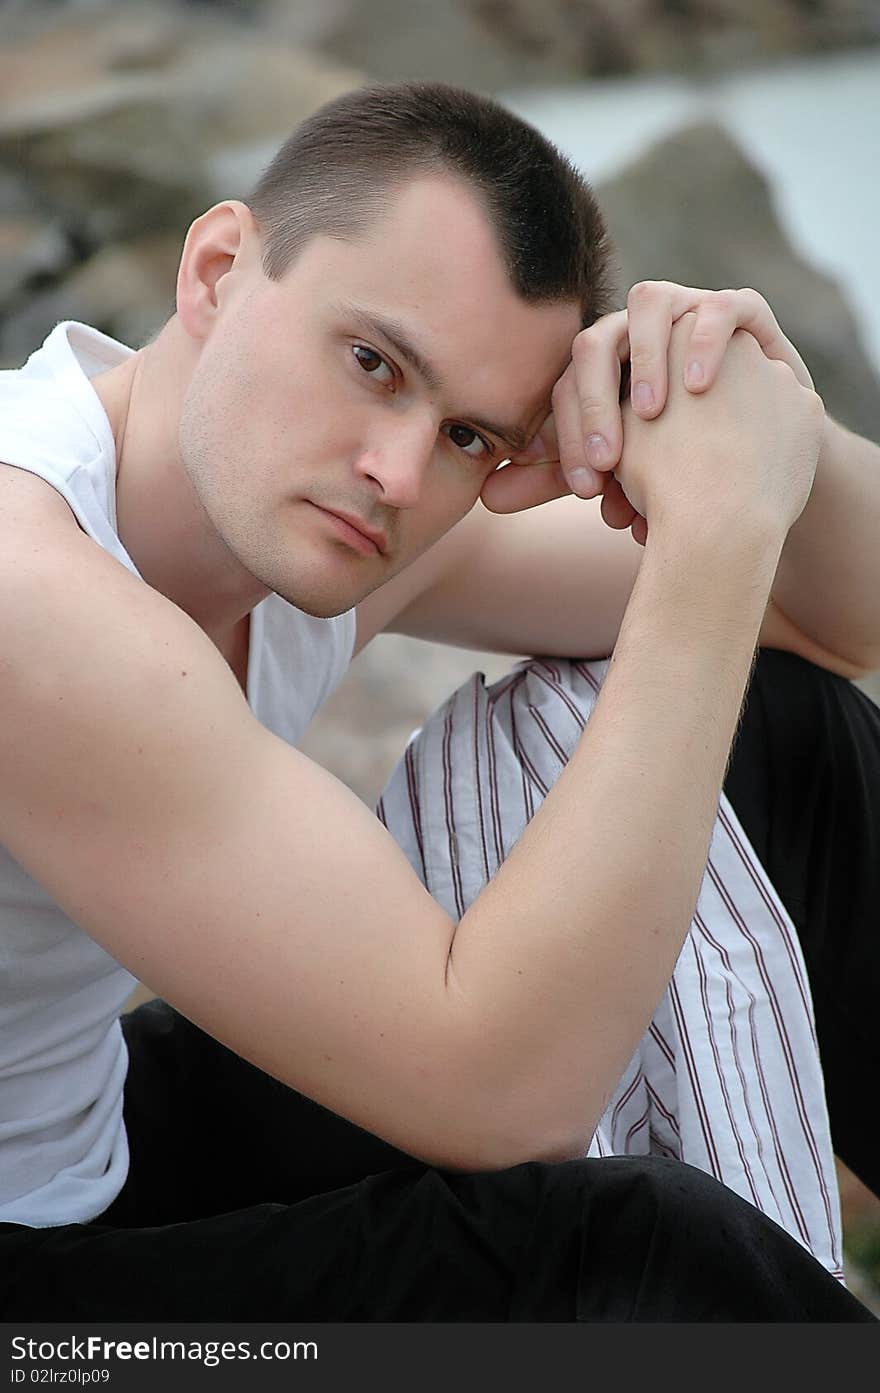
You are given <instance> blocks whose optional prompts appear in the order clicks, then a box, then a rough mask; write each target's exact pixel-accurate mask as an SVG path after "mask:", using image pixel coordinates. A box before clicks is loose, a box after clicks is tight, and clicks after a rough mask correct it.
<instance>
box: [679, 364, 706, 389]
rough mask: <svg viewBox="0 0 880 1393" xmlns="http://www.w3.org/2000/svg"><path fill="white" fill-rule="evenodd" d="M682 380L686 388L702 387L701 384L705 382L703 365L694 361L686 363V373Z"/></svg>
mask: <svg viewBox="0 0 880 1393" xmlns="http://www.w3.org/2000/svg"><path fill="white" fill-rule="evenodd" d="M684 380H685V383H686V385H687V386H688V387H700V386H702V384H703V383H704V382H705V380H706V374H705V372H704V371H703V364H702V363H698V362H696V361H694V362H693V363H688V365H687V371H686V372H685V375H684Z"/></svg>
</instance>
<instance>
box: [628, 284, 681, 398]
mask: <svg viewBox="0 0 880 1393" xmlns="http://www.w3.org/2000/svg"><path fill="white" fill-rule="evenodd" d="M673 289H684V287H672V286H670V285H669V284H668V283H667V282H666V281H639V282H638V284H636V285H634V286H633V287H632V289H631V290H630V292H629V294H628V296H627V299H626V308H627V316H628V327H629V361H630V377H631V383H630V401H631V402H632V404H633V408H634V410H635V411H636V412H637V413H638V415H639V416H641V417H642V418H643V419H644V420H646V421H649V420H652V419H653V417H655V416H657V415H659V413H660V412H661V411H662V410H663V407H664V406H665V405H666V394H667V391H668V385H669V379H668V372H667V366H666V364H667V359H668V356H669V335H670V332H671V330H672V322H673V319H674V318H675V315H674V313H673V293H672V292H673Z"/></svg>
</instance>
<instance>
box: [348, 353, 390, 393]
mask: <svg viewBox="0 0 880 1393" xmlns="http://www.w3.org/2000/svg"><path fill="white" fill-rule="evenodd" d="M351 351H352V353H353V354H354V356H355V361H356V362H357V364H358V366H359V367H360V368H361V369H362V370H363V371H364V372H365V373H369V375H370V377H375V378H376V380H377V382H380V383H381V384H382V386H383V387H390V386H391V385H392V384H393V382H394V373H393V371H392V369H391V366H390V364H388V363H386V361H385V359H384V358H383V357H382V355H381V353H377V352H376V351H375V349H373V348H367V347H366V345H365V344H362V343H356V344H355V345H354V346H353V348H352V350H351ZM383 370H384V372H385V373H386V374H387V376H384V377H383V376H382V373H383Z"/></svg>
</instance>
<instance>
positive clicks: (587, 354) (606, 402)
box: [563, 310, 629, 471]
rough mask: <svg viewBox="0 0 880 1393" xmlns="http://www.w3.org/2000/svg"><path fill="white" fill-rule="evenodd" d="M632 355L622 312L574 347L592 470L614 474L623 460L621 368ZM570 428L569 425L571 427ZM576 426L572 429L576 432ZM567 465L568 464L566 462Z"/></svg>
mask: <svg viewBox="0 0 880 1393" xmlns="http://www.w3.org/2000/svg"><path fill="white" fill-rule="evenodd" d="M628 355H629V339H628V336H627V331H626V313H625V311H623V310H618V311H617V312H616V313H615V314H608V315H605V316H604V317H603V318H602V319H599V320H597V321H596V323H595V324H591V325H590V327H589V328H588V329H582V330H581V332H580V333H579V334H578V335H577V337H576V338H575V340H574V343H573V344H572V346H571V364H570V367H569V368H568V369H567V370H566V371H568V372H572V373H573V376H574V385H575V391H576V395H577V405H578V411H579V416H580V420H579V426H578V428H579V431H580V435H581V439H582V441H583V448H584V454H585V457H586V462H587V465H588V467H589V468H591V469H594V470H600V471H610V470H612V469H613V468H614V467H615V465H616V464H617V463H618V461H619V460H620V453H621V450H622V449H623V424H622V422H621V418H620V397H621V364H622V363H624V362H626V361H627V359H628ZM567 425H568V423H567ZM573 428H574V426H573V425H572V429H573ZM563 463H564V461H563Z"/></svg>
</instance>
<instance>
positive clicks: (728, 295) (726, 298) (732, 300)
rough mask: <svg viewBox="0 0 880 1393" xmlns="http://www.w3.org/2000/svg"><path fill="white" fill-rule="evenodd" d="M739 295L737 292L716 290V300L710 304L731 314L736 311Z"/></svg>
mask: <svg viewBox="0 0 880 1393" xmlns="http://www.w3.org/2000/svg"><path fill="white" fill-rule="evenodd" d="M737 294H738V292H737V291H735V290H716V291H715V295H714V298H713V299H712V300H710V301H709V304H710V305H714V307H715V308H716V309H719V310H723V311H724V312H725V313H730V312H731V311H733V310H735V309H736V304H737Z"/></svg>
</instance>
